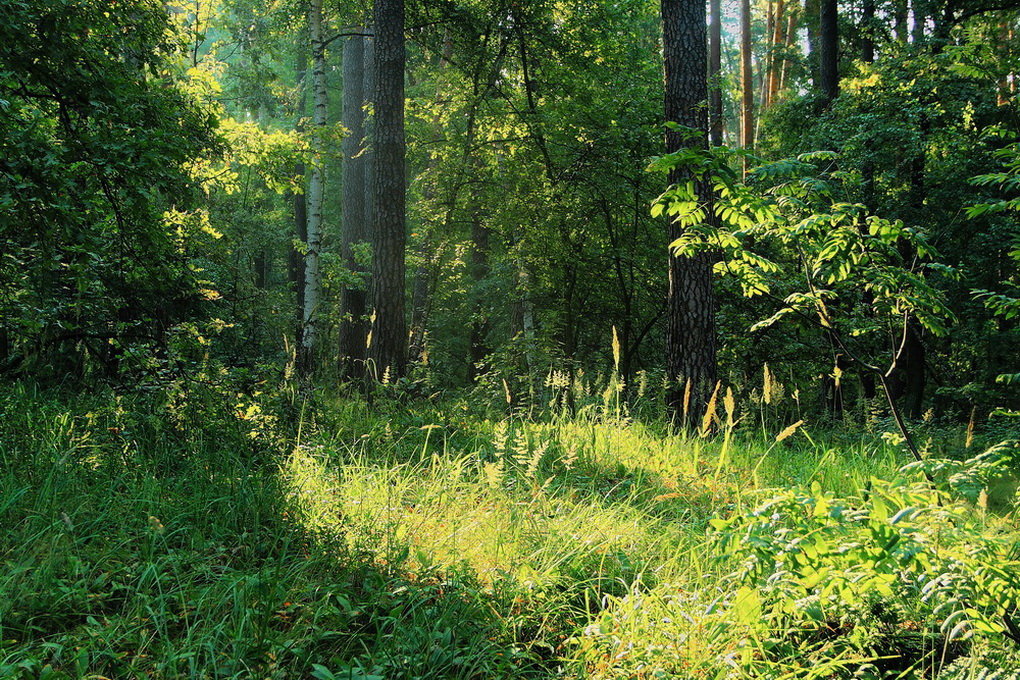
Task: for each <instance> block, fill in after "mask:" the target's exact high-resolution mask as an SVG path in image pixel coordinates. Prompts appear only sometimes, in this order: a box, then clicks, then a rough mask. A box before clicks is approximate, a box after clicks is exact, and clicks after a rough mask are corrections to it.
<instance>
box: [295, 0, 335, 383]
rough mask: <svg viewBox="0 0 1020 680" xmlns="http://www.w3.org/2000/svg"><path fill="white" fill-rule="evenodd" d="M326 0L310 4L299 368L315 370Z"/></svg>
mask: <svg viewBox="0 0 1020 680" xmlns="http://www.w3.org/2000/svg"><path fill="white" fill-rule="evenodd" d="M322 23H323V22H322V0H311V2H310V3H309V5H308V29H309V38H310V43H311V48H312V125H313V128H314V129H313V132H312V148H313V154H312V171H311V176H310V177H309V179H308V196H307V200H308V215H307V220H308V221H307V224H308V227H307V229H308V231H307V239H306V241H305V296H304V316H303V321H304V323H303V326H302V331H301V352H300V357H299V361H298V370H299V371H300V373H301V374H302V375H308V374H309V373H311V371H312V368H313V366H314V361H315V351H316V347H317V345H318V342H319V311H320V309H319V308H320V302H321V301H320V296H321V293H322V275H321V272H320V268H319V256H320V250H321V248H322V197H323V186H324V179H325V178H324V176H323V171H324V168H323V161H324V159H323V154H322V139H321V138H322V133H323V131H324V129H325V127H326V113H327V109H328V104H329V102H328V99H327V94H326V42H325V40H324V39H323V33H322V29H323V26H322Z"/></svg>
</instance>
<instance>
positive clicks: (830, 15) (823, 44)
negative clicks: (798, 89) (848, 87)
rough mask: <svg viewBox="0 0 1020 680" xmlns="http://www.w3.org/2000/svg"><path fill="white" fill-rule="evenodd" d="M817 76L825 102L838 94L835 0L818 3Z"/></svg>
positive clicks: (837, 37)
mask: <svg viewBox="0 0 1020 680" xmlns="http://www.w3.org/2000/svg"><path fill="white" fill-rule="evenodd" d="M818 29H819V30H818V38H819V40H818V42H819V45H818V49H819V52H818V58H819V64H818V77H819V85H820V87H821V90H822V96H823V98H824V101H825V103H826V104H828V103H829V102H831V101H832V100H833V99H835V98H836V97H837V96H839V9H838V3H837V0H820V1H819V5H818Z"/></svg>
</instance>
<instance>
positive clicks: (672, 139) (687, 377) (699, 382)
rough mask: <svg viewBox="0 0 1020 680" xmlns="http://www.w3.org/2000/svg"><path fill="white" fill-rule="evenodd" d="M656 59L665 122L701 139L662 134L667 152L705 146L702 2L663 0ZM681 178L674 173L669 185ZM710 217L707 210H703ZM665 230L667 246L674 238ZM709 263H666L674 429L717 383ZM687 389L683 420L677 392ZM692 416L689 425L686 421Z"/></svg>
mask: <svg viewBox="0 0 1020 680" xmlns="http://www.w3.org/2000/svg"><path fill="white" fill-rule="evenodd" d="M662 28H663V53H664V56H665V64H664V67H665V82H666V96H665V112H666V120H667V121H675V122H677V123H679V124H680V125H683V126H686V127H689V128H692V129H694V130H698V131H701V132H702V135H701V137H700V138H699V139H698V140H697V141H691V140H690V139H689V138H685V137H684V136H683V135H682V134H680V133H678V132H677V131H672V130H671V131H669V132H667V133H666V150H667V152H673V151H677V150H679V149H680V148H682V147H683V146H684V145H685V144H686V145H690V144H697V145H698V146H700V147H705V146H706V145H707V141H708V140H707V132H708V119H707V115H706V113H707V112H706V109H705V106H704V104H705V101H706V99H707V96H708V86H707V82H706V75H707V72H708V70H707V59H708V55H707V49H706V21H705V3H704V2H703V1H702V0H662ZM683 179H685V178H684V177H683V176H682V175H681V174H680V173H674V174H673V176H672V177H671V178H670V181H671V182H677V181H682V180H683ZM698 184H699V185H700V186H699V187H698V193H699V196H700V197H701V199H702V201H710V200H711V195H710V186H709V185H708V183H707V182H701V181H699V182H698ZM708 213H709V214H711V209H709V210H708ZM681 233H682V232H681V228H680V227H679V225H677V224H675V223H670V226H669V240H670V242H672V241H673V240H675V239H676V238H679V237H680V235H681ZM712 263H713V258H712V257H711V256H710V255H709V254H704V255H699V256H696V257H675V256H673V255H672V253H670V254H669V257H668V266H669V296H668V299H667V310H668V311H667V329H666V372H667V378H668V380H669V389H668V390H667V395H666V407H667V412H668V415H669V417H670V418H671V420H672V421H673V422H674V423H678V424H679V423H680V422H681V421H683V422H686V423H693V422H694V420H696V419H697V418H698V417H700V413H701V412H702V411H704V408H705V404H706V402H707V400H708V396H709V394H710V393H711V391H712V389H713V386H714V385H715V381H716V354H715V292H714V289H713V286H712ZM687 385H690V388H689V389H690V394H691V399H690V401H689V404H688V405H687V406H688V413H684V409H685V404H684V401H685V400H684V393H685V388H687ZM689 416H693V418H691V417H689Z"/></svg>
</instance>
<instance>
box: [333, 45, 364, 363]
mask: <svg viewBox="0 0 1020 680" xmlns="http://www.w3.org/2000/svg"><path fill="white" fill-rule="evenodd" d="M355 32H357V31H355ZM365 40H366V38H365V37H364V36H360V35H352V36H349V37H348V38H347V39H346V41H345V42H344V49H343V78H344V79H343V88H344V89H343V113H342V114H341V115H342V116H343V124H344V127H346V128H347V130H348V133H347V136H346V137H344V141H343V149H342V152H343V159H342V161H341V166H340V168H341V173H342V176H343V177H342V191H343V197H342V201H343V205H342V207H341V218H342V224H343V228H342V231H341V235H342V236H341V249H342V255H343V260H344V266H345V267H346V268H347V269H348V271H350V272H351V273H352V274H355V275H357V278H358V280H356V281H352V282H350V283H348V284H345V285H344V287H343V290H341V292H340V315H341V318H340V331H339V336H340V337H339V341H340V377H341V378H342V379H344V380H349V381H353V380H357V379H358V378H360V377H361V376H364V373H365V371H364V361H365V354H366V349H367V347H366V343H367V341H368V324H367V322H366V315H365V311H366V309H365V308H366V290H365V283H366V281H365V278H366V276H367V272H366V271H365V267H364V266H363V265H362V263H361V262H360V261H359V259H358V257H357V253H356V250H357V246H358V244H360V243H363V242H365V241H366V240H367V239H368V236H369V225H368V224H367V222H366V219H365V217H366V210H365V199H366V189H365V184H366V181H367V178H366V173H365V170H366V168H365V161H366V158H365Z"/></svg>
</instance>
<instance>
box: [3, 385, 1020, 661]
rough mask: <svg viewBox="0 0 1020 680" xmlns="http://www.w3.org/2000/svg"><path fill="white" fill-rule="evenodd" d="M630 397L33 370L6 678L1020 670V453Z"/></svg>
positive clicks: (21, 426) (23, 407)
mask: <svg viewBox="0 0 1020 680" xmlns="http://www.w3.org/2000/svg"><path fill="white" fill-rule="evenodd" d="M313 398H314V403H313ZM730 408H736V407H733V406H732V405H731V407H730ZM618 415H619V414H618V413H613V414H611V415H607V412H606V411H594V410H592V411H582V412H580V413H578V414H575V415H573V416H565V415H553V416H547V417H542V418H538V417H524V416H522V415H521V414H514V413H512V414H506V413H501V412H495V411H491V410H487V409H484V408H478V407H476V406H473V405H472V404H471V403H470V402H468V401H458V400H456V399H450V400H447V401H444V402H443V403H431V402H427V401H420V402H404V401H401V400H399V399H385V398H382V399H378V400H377V401H376V403H374V404H372V405H368V404H366V403H365V402H364V401H363V400H360V399H352V398H349V397H339V396H330V395H322V394H318V395H313V396H309V397H308V398H304V397H301V396H299V395H298V394H297V393H296V392H294V391H292V390H282V391H278V392H275V393H272V394H269V393H267V394H261V395H253V396H246V395H244V394H242V393H240V392H228V391H226V390H224V389H213V388H210V387H203V386H191V387H187V388H185V387H183V386H182V387H179V388H177V389H175V390H159V391H152V392H149V393H134V394H130V395H117V394H114V393H113V392H99V393H95V394H88V395H84V394H59V393H54V392H40V391H37V390H35V389H34V388H32V387H30V386H25V385H20V386H13V387H11V386H8V387H6V388H4V390H3V393H2V396H0V462H2V464H3V467H2V470H0V527H2V529H3V530H2V531H0V677H5V678H6V677H11V678H94V679H98V678H249V677H259V678H296V677H311V678H320V679H329V678H351V679H353V678H362V679H368V678H377V679H382V678H387V679H388V678H395V679H397V678H423V679H424V678H479V679H481V678H510V677H515V678H516V677H525V678H526V677H536V678H539V677H541V678H553V677H565V678H578V679H580V678H700V677H704V678H720V679H721V678H854V677H856V678H904V679H907V678H915V679H921V678H936V677H938V678H949V679H951V680H964V679H975V680H976V679H977V678H982V679H985V680H987V679H988V678H992V677H998V678H1005V677H1016V674H1015V673H1014V669H1015V668H1020V662H1018V661H1017V657H1016V655H1015V651H1014V650H1015V649H1020V646H1018V643H1020V632H1018V631H1014V630H1013V625H1014V623H1013V618H1014V617H1013V614H1014V613H1015V610H1016V605H1017V594H1018V592H1020V583H1018V579H1020V554H1018V549H1017V532H1016V527H1015V523H1014V521H1013V515H1012V511H1011V508H1012V505H1011V500H1010V491H1011V490H1010V489H1009V488H1008V487H1009V482H1008V480H1009V479H1010V475H1011V474H1012V472H1013V471H1014V470H1015V469H1016V462H1017V460H1016V458H1017V456H1016V455H1015V453H1016V449H1015V447H1011V446H1009V445H1006V446H1003V447H999V448H998V449H993V450H992V451H991V452H990V453H987V454H984V455H983V456H976V457H975V456H974V454H975V453H976V451H975V450H972V449H964V448H963V446H962V445H956V444H954V445H953V446H952V447H948V446H947V450H938V447H939V441H940V437H939V433H938V432H936V431H935V430H934V429H933V430H932V432H931V433H930V434H931V437H930V439H931V442H930V444H929V451H930V452H931V453H930V455H931V456H932V460H931V461H929V462H927V463H926V464H925V467H926V470H927V472H928V473H929V474H930V475H931V476H932V477H933V479H935V482H934V485H935V486H934V487H933V486H932V485H931V484H929V483H928V482H926V481H925V479H924V477H923V476H922V475H921V471H920V470H919V469H918V467H919V466H917V465H914V466H910V465H907V463H908V459H907V457H906V456H905V454H904V453H903V452H902V451H901V450H900V449H899V448H898V447H897V446H896V445H895V442H894V441H886V440H889V439H890V438H886V440H883V439H882V438H880V437H878V436H876V435H875V434H860V433H858V434H852V433H851V432H849V431H823V430H821V428H818V429H816V428H813V427H812V426H811V425H810V424H807V425H800V426H790V427H784V425H785V424H783V423H777V424H776V427H775V428H774V429H772V430H771V431H770V428H769V424H768V423H767V422H766V423H765V424H764V425H763V426H761V427H758V426H756V427H755V428H754V429H753V431H750V428H748V431H743V430H742V429H741V428H739V427H733V428H730V427H726V426H725V425H724V426H723V430H724V432H723V433H722V434H719V435H717V436H712V437H699V436H695V435H676V434H669V433H667V432H666V431H665V429H664V428H663V427H662V426H661V424H657V423H654V422H651V423H647V424H644V423H641V422H635V421H632V420H629V419H624V418H620V417H618ZM727 420H728V421H731V420H732V419H730V418H728V419H727ZM737 420H739V419H737ZM945 439H946V441H948V440H949V437H946V438H945ZM949 448H952V450H948V449H949ZM943 458H945V460H943ZM967 459H970V460H969V462H967ZM933 489H938V490H937V491H936V490H933ZM1004 489H1005V490H1004ZM1016 618H1018V619H1020V616H1017V617H1016ZM1014 633H1016V634H1017V637H1018V639H1017V641H1014V640H1012V639H1011V637H1012V636H1013V635H1014ZM1010 673H1013V675H1009V674H1010ZM996 674H998V675H996Z"/></svg>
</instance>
